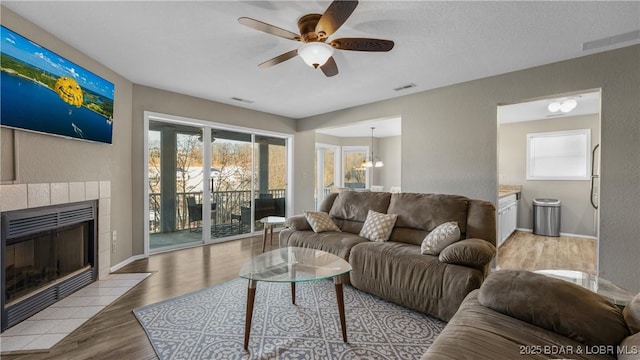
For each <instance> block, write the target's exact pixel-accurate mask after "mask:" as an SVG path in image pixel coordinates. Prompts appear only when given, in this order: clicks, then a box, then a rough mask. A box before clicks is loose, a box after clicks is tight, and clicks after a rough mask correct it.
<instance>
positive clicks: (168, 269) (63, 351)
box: [2, 235, 277, 360]
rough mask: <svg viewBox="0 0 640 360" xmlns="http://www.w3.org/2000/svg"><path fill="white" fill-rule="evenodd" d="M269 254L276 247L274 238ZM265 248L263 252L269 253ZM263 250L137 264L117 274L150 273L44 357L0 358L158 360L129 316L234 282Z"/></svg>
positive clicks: (216, 250) (257, 244) (193, 252)
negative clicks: (161, 303) (156, 305)
mask: <svg viewBox="0 0 640 360" xmlns="http://www.w3.org/2000/svg"><path fill="white" fill-rule="evenodd" d="M274 238H276V239H274V245H273V248H275V247H277V235H274ZM269 246H270V245H269V244H267V250H270V247H269ZM261 250H262V236H256V237H250V238H245V239H241V240H235V241H229V242H225V243H220V244H213V245H207V246H199V247H194V248H190V249H185V250H178V251H173V252H168V253H164V254H158V255H153V256H151V257H150V258H148V259H144V260H138V261H136V262H133V263H131V264H129V265H127V266H126V267H124V268H122V269H121V270H120V271H118V273H127V272H154V274H153V275H152V276H150V277H149V278H147V279H146V280H145V281H143V282H142V283H141V284H140V285H138V286H137V287H135V288H134V289H132V290H131V291H129V292H128V293H126V294H125V295H124V296H122V297H121V298H120V299H118V300H117V301H116V302H114V303H113V304H111V305H110V306H108V307H107V308H106V309H104V310H103V311H102V312H100V313H99V314H98V315H97V316H95V317H93V318H92V319H90V320H89V321H88V322H86V323H85V324H84V325H83V326H81V327H80V328H78V329H77V330H76V331H74V332H73V333H71V334H70V335H69V336H67V337H66V338H65V339H64V340H62V341H61V342H60V343H58V344H57V345H56V346H54V347H53V348H52V349H51V350H50V351H49V352H46V353H30V354H12V355H3V356H2V359H3V360H11V359H20V360H27V359H29V360H31V359H56V360H59V359H117V360H124V359H157V357H156V354H155V352H154V351H153V348H152V347H151V343H150V342H149V340H148V338H147V336H146V335H145V333H144V330H143V329H142V327H141V326H140V323H138V320H136V318H135V317H134V316H133V313H132V312H131V310H133V309H134V308H137V307H139V306H143V305H148V304H153V303H156V302H158V301H161V300H165V299H169V298H172V297H175V296H178V295H182V294H186V293H189V292H192V291H196V290H199V289H202V288H205V287H209V286H211V285H215V284H218V283H221V282H224V281H227V280H231V279H235V278H237V277H238V272H239V271H240V267H242V265H243V264H244V263H245V262H246V261H248V260H249V259H250V258H251V257H252V255H255V254H258V253H260V252H261Z"/></svg>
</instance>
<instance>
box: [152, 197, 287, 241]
mask: <svg viewBox="0 0 640 360" xmlns="http://www.w3.org/2000/svg"><path fill="white" fill-rule="evenodd" d="M269 194H270V195H271V196H272V197H273V198H283V197H285V189H270V190H269ZM202 195H203V194H202V192H179V193H176V219H175V229H173V231H179V230H185V229H188V228H189V225H190V224H189V208H188V206H187V198H188V197H194V198H195V201H196V203H197V204H202ZM253 197H254V198H258V192H257V191H256V192H255V195H254V196H253ZM160 199H161V194H160V193H149V233H151V234H153V233H158V232H160V231H161V228H162V227H161V219H162V207H161V201H160ZM211 203H212V204H216V205H215V210H216V211H215V212H213V216H214V217H213V218H212V224H218V225H220V224H230V223H231V215H234V214H240V207H241V206H250V205H251V191H250V190H242V191H214V192H212V193H211Z"/></svg>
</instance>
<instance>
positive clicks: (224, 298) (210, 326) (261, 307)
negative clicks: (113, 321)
mask: <svg viewBox="0 0 640 360" xmlns="http://www.w3.org/2000/svg"><path fill="white" fill-rule="evenodd" d="M246 297H247V280H245V279H240V278H238V279H235V280H231V281H228V282H225V283H222V284H219V285H216V286H213V287H210V288H207V289H203V290H200V291H196V292H193V293H190V294H186V295H182V296H179V297H176V298H173V299H169V300H165V301H162V302H159V303H157V304H152V305H147V306H144V307H140V308H137V309H134V310H133V313H134V314H135V316H136V317H137V318H138V321H140V323H141V324H142V327H143V328H144V330H145V331H146V333H147V336H148V337H149V339H150V340H151V344H152V345H153V348H154V349H155V351H156V353H157V354H158V357H159V358H160V359H162V360H169V359H344V360H351V359H394V360H395V359H420V357H421V356H422V354H424V352H425V351H426V350H427V348H428V347H429V346H430V345H431V344H432V343H433V340H434V339H435V338H436V336H438V334H440V332H441V331H442V329H443V328H444V326H445V323H444V322H443V321H440V320H438V319H435V318H432V317H429V316H427V315H424V314H420V313H417V312H415V311H412V310H408V309H405V308H403V307H401V306H398V305H395V304H392V303H389V302H387V301H384V300H382V299H380V298H378V297H375V296H372V295H370V294H367V293H364V292H361V291H359V290H357V289H354V288H353V287H351V286H345V287H344V301H345V312H346V321H347V336H348V340H349V342H348V343H347V344H345V343H344V342H343V341H342V335H341V332H340V320H339V317H338V308H337V305H336V298H335V288H334V285H333V282H332V281H329V280H324V281H316V282H307V283H299V284H298V285H297V286H296V305H293V304H291V288H290V286H289V284H286V283H267V282H258V285H257V290H256V299H255V307H254V311H253V323H252V330H251V337H250V340H249V351H245V350H244V349H243V339H244V321H245V311H246Z"/></svg>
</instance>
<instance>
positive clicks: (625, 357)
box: [616, 333, 640, 360]
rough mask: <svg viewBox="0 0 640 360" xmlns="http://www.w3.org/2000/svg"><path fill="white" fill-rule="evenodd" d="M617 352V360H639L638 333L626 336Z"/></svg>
mask: <svg viewBox="0 0 640 360" xmlns="http://www.w3.org/2000/svg"><path fill="white" fill-rule="evenodd" d="M616 349H617V350H618V354H617V355H618V360H638V359H640V333H637V334H633V335H631V336H627V337H626V338H625V339H624V340H622V342H621V343H620V346H619V347H618V348H616Z"/></svg>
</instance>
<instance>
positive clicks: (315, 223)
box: [304, 210, 342, 233]
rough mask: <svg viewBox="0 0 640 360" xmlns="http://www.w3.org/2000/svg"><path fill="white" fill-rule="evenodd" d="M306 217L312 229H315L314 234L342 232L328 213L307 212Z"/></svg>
mask: <svg viewBox="0 0 640 360" xmlns="http://www.w3.org/2000/svg"><path fill="white" fill-rule="evenodd" d="M304 217H305V218H306V219H307V222H308V223H309V225H311V229H313V231H314V232H317V233H319V232H324V231H342V230H340V228H339V227H338V225H336V224H335V223H334V222H333V220H331V216H329V214H327V213H326V212H322V211H307V210H305V211H304Z"/></svg>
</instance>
